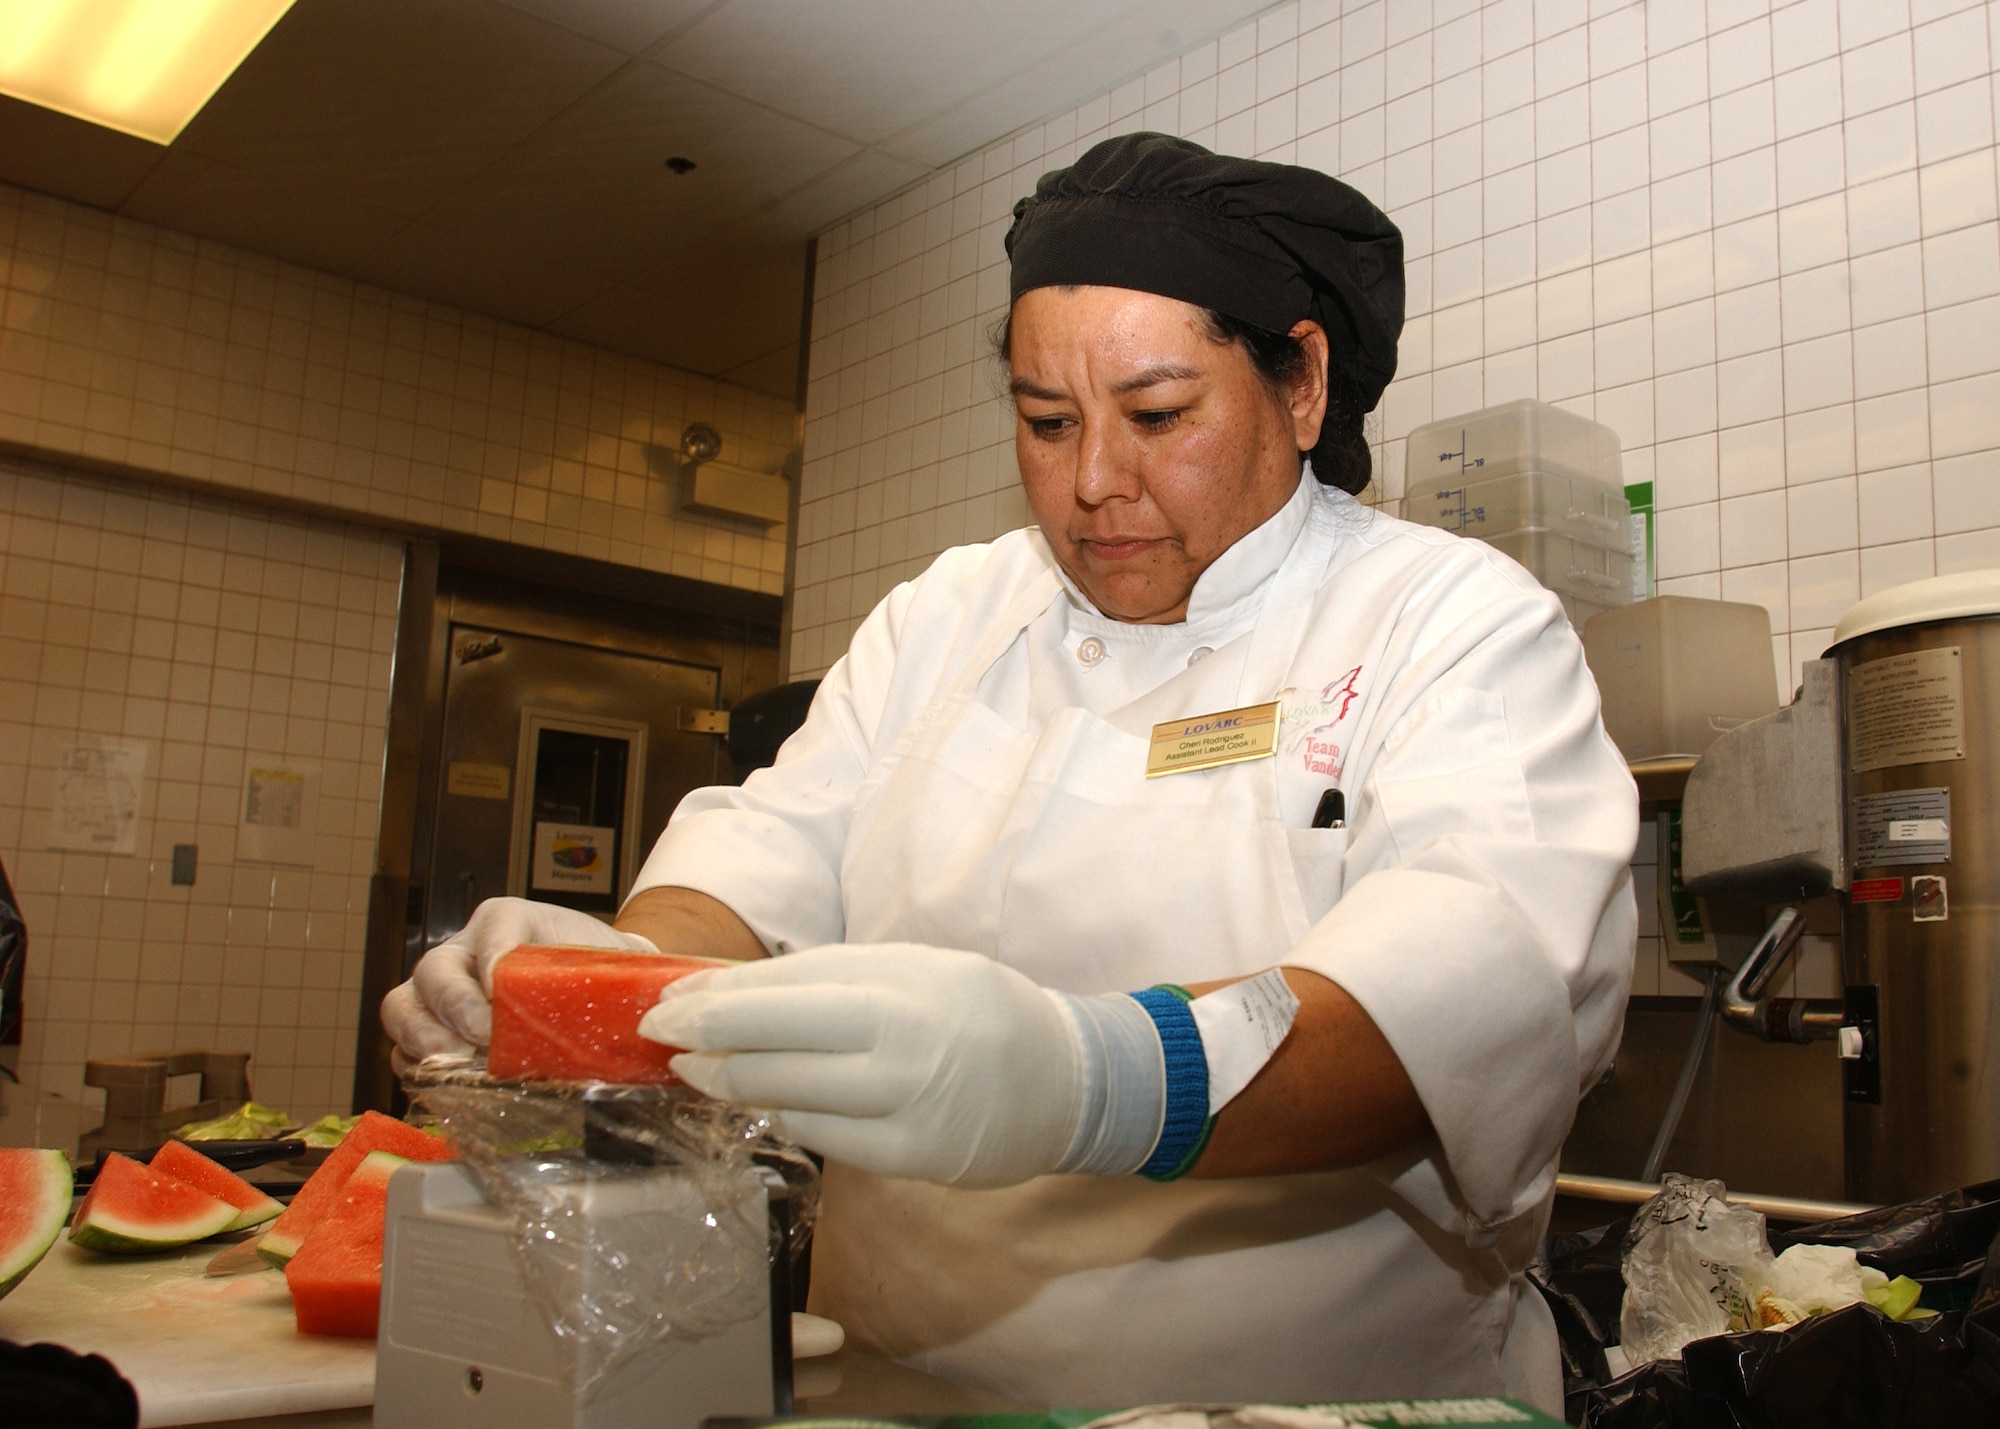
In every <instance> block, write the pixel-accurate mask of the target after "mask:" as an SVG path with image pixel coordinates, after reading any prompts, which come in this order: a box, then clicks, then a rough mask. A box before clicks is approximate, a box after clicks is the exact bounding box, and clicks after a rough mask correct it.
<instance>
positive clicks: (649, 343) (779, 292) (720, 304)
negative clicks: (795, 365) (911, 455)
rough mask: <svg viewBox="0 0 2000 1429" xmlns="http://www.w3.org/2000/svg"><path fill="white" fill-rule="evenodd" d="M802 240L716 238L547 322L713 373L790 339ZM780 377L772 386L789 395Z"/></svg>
mask: <svg viewBox="0 0 2000 1429" xmlns="http://www.w3.org/2000/svg"><path fill="white" fill-rule="evenodd" d="M805 256H806V255H805V244H804V243H803V242H802V243H800V244H799V245H798V246H797V247H796V248H770V247H766V248H764V249H763V250H761V251H755V250H751V251H746V249H745V248H744V247H743V246H741V245H740V244H733V243H724V244H718V245H714V246H705V247H701V248H692V249H688V250H684V251H683V252H682V253H680V254H679V255H678V258H677V261H676V263H675V265H674V266H673V269H672V271H670V272H660V273H656V274H655V275H654V278H653V279H652V280H651V281H650V282H649V283H648V284H647V285H646V286H644V287H641V286H639V285H637V284H624V285H620V286H619V287H616V288H614V289H612V290H610V291H609V292H607V293H605V294H604V295H603V296H601V297H599V298H597V299H595V300H593V301H592V302H589V303H586V304H584V305H583V306H582V307H580V308H578V309H577V310H576V311H574V312H572V313H568V314H565V315H564V316H563V317H562V318H560V319H559V320H557V321H556V322H554V323H552V324H551V325H550V326H551V329H552V330H553V331H555V332H559V333H562V334H564V335H565V336H569V337H576V338H582V339H584V340H585V341H588V342H597V343H602V344H603V345H605V346H608V347H613V348H617V349H618V350H620V351H623V352H638V353H642V354H643V355H645V356H648V357H652V358H655V359H656V360H658V361H661V362H667V363H671V364H673V365H674V366H677V367H685V368H688V369H690V370H691V371H695V372H703V373H707V374H709V375H711V376H714V375H719V374H720V373H722V372H725V371H728V370H729V369H731V368H735V367H739V366H742V365H744V364H746V363H751V362H754V361H755V360H756V359H758V358H761V357H764V356H766V355H767V354H769V353H770V352H771V351H773V350H774V349H775V348H777V347H778V346H780V345H782V344H784V343H787V342H792V341H795V340H796V339H797V336H798V329H799V313H800V308H801V305H802V304H803V302H804V300H805ZM793 387H794V382H793V381H792V380H791V379H789V378H788V379H787V380H786V381H785V382H784V383H783V384H781V385H780V386H779V387H777V388H776V389H767V390H776V391H778V393H779V395H781V396H786V397H789V396H791V395H792V392H793Z"/></svg>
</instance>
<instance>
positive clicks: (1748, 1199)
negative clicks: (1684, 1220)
mask: <svg viewBox="0 0 2000 1429" xmlns="http://www.w3.org/2000/svg"><path fill="white" fill-rule="evenodd" d="M1659 1191H1660V1188H1659V1187H1658V1186H1657V1185H1652V1184H1648V1183H1647V1182H1645V1181H1626V1180H1623V1179H1621V1178H1619V1177H1616V1176H1572V1175H1569V1174H1568V1173H1563V1174H1560V1175H1558V1176H1557V1177H1556V1194H1557V1195H1558V1196H1574V1197H1576V1198H1577V1199H1578V1200H1581V1201H1605V1202H1609V1203H1610V1204H1612V1205H1614V1206H1637V1205H1642V1204H1644V1203H1645V1202H1647V1201H1650V1200H1651V1199H1652V1198H1653V1197H1654V1196H1656V1195H1658V1194H1659ZM1729 1204H1730V1205H1732V1206H1747V1207H1748V1208H1749V1209H1751V1210H1753V1211H1757V1212H1759V1213H1760V1214H1762V1215H1766V1216H1769V1217H1770V1218H1771V1219H1772V1220H1776V1221H1791V1222H1794V1223H1796V1224H1799V1225H1805V1224H1808V1223H1810V1222H1813V1221H1832V1220H1838V1219H1840V1218H1841V1217H1842V1216H1858V1215H1860V1214H1861V1213H1862V1212H1863V1211H1872V1210H1875V1209H1877V1208H1876V1207H1874V1206H1864V1205H1860V1204H1858V1203H1856V1202H1853V1201H1815V1200H1805V1199H1801V1198H1799V1197H1796V1196H1763V1195H1758V1194H1757V1193H1756V1192H1754V1191H1742V1192H1739V1191H1731V1192H1730V1193H1729Z"/></svg>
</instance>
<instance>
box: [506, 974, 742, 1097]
mask: <svg viewBox="0 0 2000 1429" xmlns="http://www.w3.org/2000/svg"><path fill="white" fill-rule="evenodd" d="M727 966H729V965H728V964H727V963H718V962H715V961H712V960H711V959H708V958H682V957H673V956H668V955H664V954H658V953H628V952H620V951H617V950H615V949H609V948H544V947H532V946H530V947H523V948H516V949H514V951H512V952H511V953H509V954H507V956H506V957H504V958H502V959H500V961H498V962H497V963H495V964H494V965H493V1042H492V1045H491V1046H489V1047H488V1048H487V1049H486V1070H487V1071H489V1072H491V1073H492V1074H493V1075H494V1076H496V1077H531V1078H540V1079H546V1080H551V1081H600V1082H619V1083H627V1084H631V1083H647V1082H677V1081H679V1080H680V1078H678V1077H676V1076H675V1075H674V1074H673V1069H672V1068H670V1067H669V1066H668V1065H667V1063H668V1062H670V1061H672V1060H673V1058H675V1057H677V1056H679V1055H680V1049H679V1048H676V1047H663V1046H661V1045H660V1044H659V1043H658V1042H648V1041H647V1040H646V1039H645V1038H643V1037H641V1036H640V1035H639V1019H640V1018H641V1017H644V1016H645V1015H646V1012H647V1010H648V1009H650V1008H651V1007H652V1006H653V1005H654V1004H655V1003H657V1002H658V1001H659V1000H660V989H661V988H663V987H665V986H666V985H667V984H668V983H670V982H678V981H679V980H680V979H682V978H684V977H686V976H687V975H688V974H689V973H696V972H702V971H704V970H706V969H708V968H714V967H727Z"/></svg>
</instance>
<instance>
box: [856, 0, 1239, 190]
mask: <svg viewBox="0 0 2000 1429" xmlns="http://www.w3.org/2000/svg"><path fill="white" fill-rule="evenodd" d="M1267 8H1269V7H1268V4H1267V3H1266V0H1146V3H1143V4H1138V5H1131V4H1121V5H1117V6H1111V5H1075V6H1072V7H1071V9H1072V10H1073V11H1074V12H1075V13H1074V16H1073V18H1072V22H1071V31H1070V33H1069V34H1068V35H1066V36H1065V38H1064V39H1063V42H1062V43H1060V44H1056V45H1051V46H1050V47H1048V48H1047V49H1046V50H1044V51H1043V52H1041V53H1039V54H1037V55H1036V56H1035V57H1034V59H1033V60H1032V62H1031V63H1029V64H1027V65H1025V66H1022V67H1021V68H1019V69H1018V70H1014V71H1010V72H1008V73H1007V74H1005V75H1002V76H996V77H995V78H993V79H992V80H990V81H988V82H986V83H984V84H982V85H978V86H975V85H973V84H970V83H968V84H966V85H963V86H961V87H960V90H959V93H958V94H957V95H955V96H953V98H952V101H951V103H950V104H949V105H948V106H946V107H942V108H940V109H939V110H937V111H935V112H933V113H932V114H930V115H927V116H926V117H925V118H924V119H923V120H922V121H920V122H919V123H917V124H915V125H914V126H912V127H910V128H908V129H905V130H903V131H900V132H898V133H897V134H895V135H892V136H889V137H888V138H887V139H885V141H884V142H883V145H882V147H883V148H884V149H885V150H887V151H888V152H890V153H893V154H897V155H900V156H902V157H905V158H908V159H911V160H913V161H915V162H917V163H920V164H924V165H927V166H929V167H931V168H940V167H942V166H944V165H946V164H950V163H954V162H956V161H957V160H959V159H961V158H963V157H964V156H965V155H967V154H969V153H971V152H973V151H974V150H976V149H979V148H982V147H983V146H985V145H987V144H990V143H992V142H993V141H994V140H995V139H998V138H1000V137H1001V136H1002V135H1005V134H1010V133H1012V132H1013V131H1014V130H1016V129H1019V128H1021V127H1023V126H1024V125H1028V124H1032V123H1034V122H1035V121H1036V120H1038V119H1044V118H1046V117H1048V116H1049V115H1051V114H1056V113H1060V112H1061V111H1062V110H1064V109H1067V108H1069V107H1071V106H1072V105H1075V104H1077V103H1079V102H1081V101H1082V100H1084V99H1087V98H1088V97H1090V96H1091V95H1093V94H1098V93H1101V92H1102V91H1104V90H1106V89H1109V88H1111V87H1112V86H1113V85H1115V84H1118V83H1120V82H1122V81H1123V80H1126V79H1129V78H1131V77H1132V76H1134V75H1140V74H1144V73H1146V72H1147V71H1148V70H1150V69H1152V68H1153V67H1154V66H1156V65H1159V64H1162V63H1164V62H1166V61H1168V60H1170V59H1172V58H1174V57H1175V56H1176V55H1179V54H1182V53H1185V52H1186V51H1187V50H1188V49H1190V48H1191V47H1193V46H1194V45H1196V44H1199V43H1200V42H1201V41H1203V40H1206V39H1208V38H1210V37H1211V36H1214V35H1218V34H1221V33H1222V32H1223V31H1224V30H1227V29H1229V28H1231V27H1233V26H1235V25H1237V24H1239V23H1240V22H1241V21H1243V20H1246V19H1248V18H1249V17H1250V16H1252V15H1255V14H1257V13H1258V12H1260V11H1262V10H1265V9H1267Z"/></svg>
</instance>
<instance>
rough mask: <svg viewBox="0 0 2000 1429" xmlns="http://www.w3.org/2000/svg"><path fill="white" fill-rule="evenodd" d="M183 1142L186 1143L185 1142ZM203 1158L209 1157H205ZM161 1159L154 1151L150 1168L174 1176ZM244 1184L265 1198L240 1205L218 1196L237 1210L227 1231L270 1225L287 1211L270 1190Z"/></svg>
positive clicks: (183, 1178)
mask: <svg viewBox="0 0 2000 1429" xmlns="http://www.w3.org/2000/svg"><path fill="white" fill-rule="evenodd" d="M173 1144H175V1143H172V1142H169V1143H168V1145H173ZM181 1144H182V1145H185V1143H181ZM164 1149H165V1148H164V1147H163V1148H162V1150H164ZM187 1149H188V1150H189V1151H192V1152H194V1154H195V1155H197V1156H202V1155H203V1153H202V1151H201V1149H200V1148H199V1147H195V1146H188V1147H187ZM203 1159H209V1158H206V1157H204V1158H203ZM159 1160H160V1153H159V1152H155V1153H153V1160H152V1162H151V1163H149V1164H148V1169H149V1170H155V1171H160V1172H161V1174H162V1175H166V1176H172V1175H173V1174H174V1173H173V1172H172V1171H168V1170H164V1169H163V1168H161V1167H160V1166H159V1164H158V1162H159ZM217 1169H218V1170H221V1171H223V1173H224V1175H225V1176H227V1175H229V1174H230V1173H229V1172H228V1169H227V1168H226V1167H218V1168H217ZM175 1179H177V1180H186V1179H187V1178H186V1177H176V1178H175ZM233 1179H235V1180H242V1178H241V1177H234V1178H233ZM188 1184H189V1185H191V1186H193V1185H195V1183H194V1182H192V1181H189V1182H188ZM244 1184H245V1185H246V1186H249V1187H250V1189H251V1190H252V1191H256V1192H257V1194H258V1195H259V1196H261V1197H263V1199H262V1200H260V1201H257V1202H255V1203H253V1204H251V1205H249V1206H242V1207H239V1206H237V1205H236V1203H235V1202H234V1201H231V1200H228V1199H226V1198H224V1197H221V1196H216V1199H217V1200H218V1201H222V1203H223V1204H224V1205H226V1206H229V1207H231V1208H233V1209H234V1210H235V1211H236V1219H235V1220H233V1221H231V1222H230V1223H229V1224H228V1225H226V1226H224V1227H223V1229H224V1230H227V1231H248V1230H255V1229H256V1228H257V1227H258V1226H261V1225H268V1224H269V1223H270V1222H272V1221H275V1220H276V1219H277V1218H278V1217H279V1216H281V1215H283V1214H284V1213H285V1203H284V1202H283V1201H280V1200H278V1199H277V1198H276V1197H275V1196H272V1195H271V1194H269V1193H268V1192H265V1191H262V1190H259V1189H258V1187H256V1186H255V1185H252V1184H251V1183H250V1182H247V1181H245V1182H244ZM195 1189H196V1190H201V1189H203V1188H202V1187H200V1186H195ZM209 1194H210V1195H211V1196H214V1195H215V1193H214V1192H213V1191H210V1192H209Z"/></svg>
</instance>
